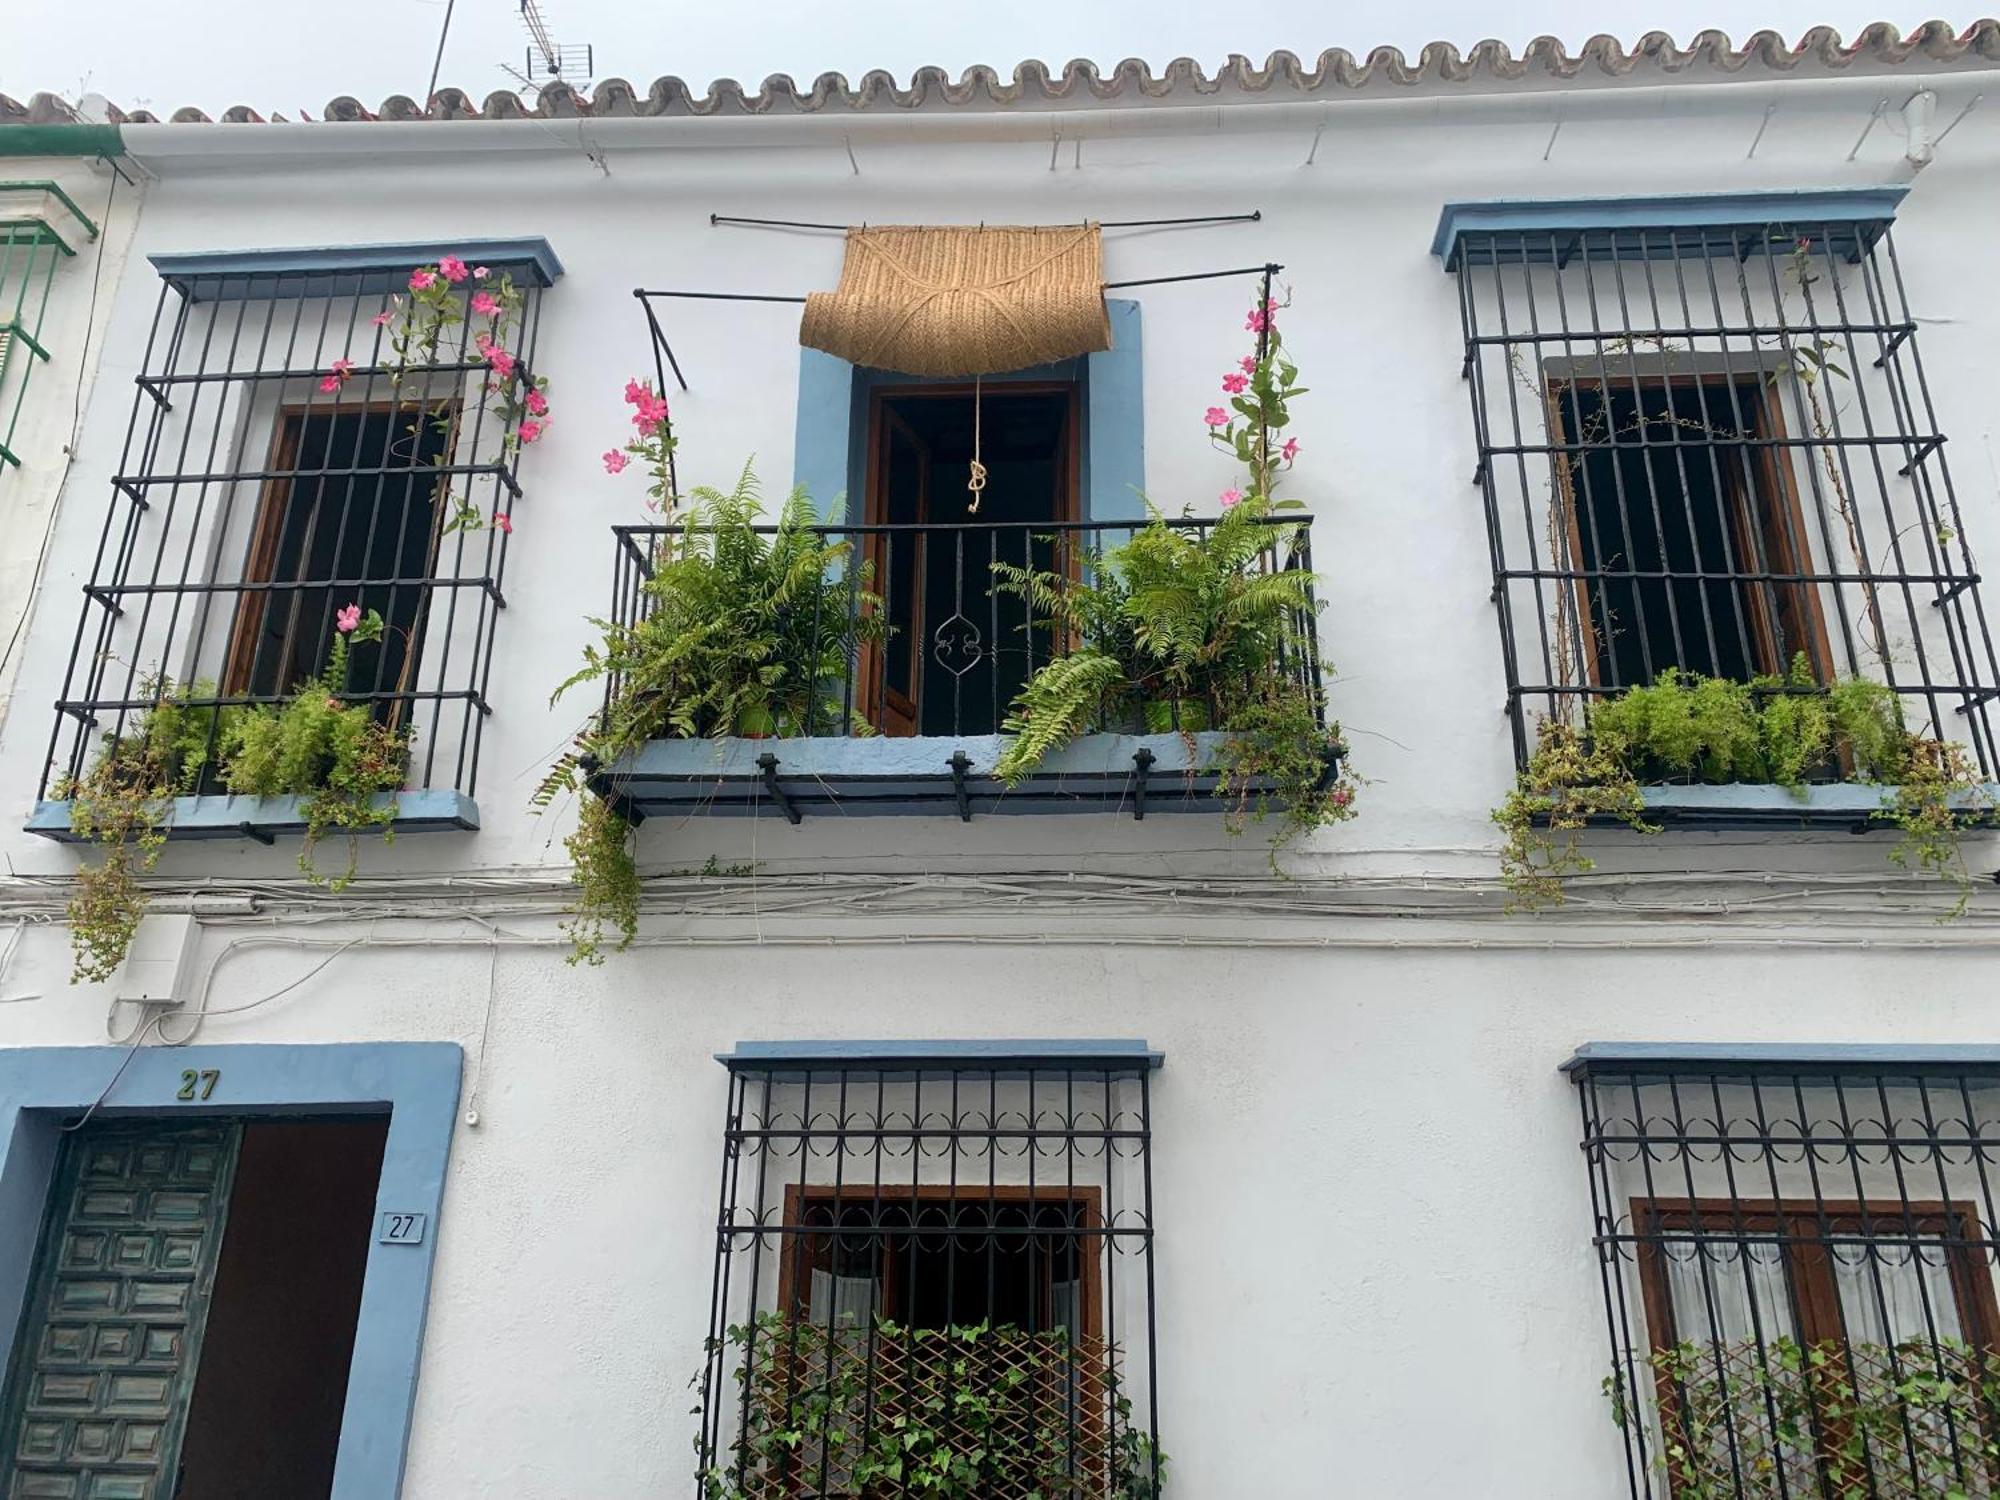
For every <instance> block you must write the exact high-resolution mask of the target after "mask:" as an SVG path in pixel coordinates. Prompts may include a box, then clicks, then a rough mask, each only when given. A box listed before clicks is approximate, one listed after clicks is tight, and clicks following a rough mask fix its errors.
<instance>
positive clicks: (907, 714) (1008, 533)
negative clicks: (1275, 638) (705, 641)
mask: <svg viewBox="0 0 2000 1500" xmlns="http://www.w3.org/2000/svg"><path fill="white" fill-rule="evenodd" d="M1311 520H1312V518H1311V517H1310V516H1298V515H1287V516H1284V517H1274V518H1272V519H1270V520H1269V521H1268V523H1267V524H1268V525H1270V527H1271V528H1272V538H1273V540H1272V545H1271V546H1269V547H1267V548H1266V549H1265V550H1264V551H1263V552H1262V553H1261V554H1260V556H1259V558H1258V560H1257V564H1256V569H1255V571H1259V572H1276V571H1279V570H1292V569H1299V570H1304V571H1305V572H1307V573H1310V572H1311V571H1312V548H1311V533H1310V527H1311ZM1146 524H1147V523H1146V522H1144V521H1140V520H1118V521H1064V522H1049V521H982V522H977V523H968V522H927V523H922V524H908V525H868V526H863V525H846V524H841V525H831V526H815V527H813V528H812V531H813V534H814V535H815V536H817V537H819V538H820V539H822V540H823V541H824V542H828V543H834V544H840V545H843V546H844V547H845V548H846V549H847V550H846V557H847V558H848V559H849V560H850V564H851V565H850V566H847V567H846V568H845V569H844V570H843V581H844V582H845V584H846V585H847V586H846V588H845V589H844V590H835V591H834V592H835V594H836V595H837V596H838V598H839V604H838V606H837V607H838V608H840V609H842V610H845V611H846V612H847V623H848V624H849V625H850V626H858V625H859V624H860V622H861V621H863V620H864V619H866V618H869V617H874V616H879V617H880V621H881V623H880V624H879V625H877V626H874V627H872V628H867V629H862V628H855V629H849V630H847V631H845V632H843V631H841V630H840V629H839V627H838V624H837V623H829V624H828V625H827V626H826V627H825V628H824V629H822V628H821V623H820V622H818V621H815V622H814V629H813V631H812V632H811V635H812V636H814V637H815V638H817V637H819V636H822V635H844V636H845V637H846V638H849V639H852V640H853V641H854V642H855V644H854V646H853V648H852V649H851V650H849V651H848V653H847V659H846V661H845V663H844V664H843V666H842V669H841V671H840V672H839V673H838V674H837V677H836V679H834V680H831V681H827V682H826V683H825V684H824V688H825V690H824V691H823V692H821V693H820V694H817V695H815V696H814V697H813V698H812V699H811V700H810V701H809V702H808V703H807V705H806V709H805V713H804V716H803V717H801V718H799V719H798V720H797V721H796V722H794V721H790V720H785V719H782V718H781V719H779V720H777V721H775V722H774V724H773V728H772V735H773V737H776V738H789V737H794V736H819V735H845V734H862V735H868V734H881V735H924V736H969V735H993V734H998V733H1000V732H1001V731H1002V726H1003V724H1004V722H1005V720H1006V719H1007V716H1008V712H1009V706H1010V705H1011V704H1012V702H1013V700H1014V696H1015V694H1016V693H1018V692H1019V691H1020V689H1021V688H1022V686H1023V685H1024V684H1026V683H1027V681H1028V680H1029V679H1030V678H1031V677H1033V676H1034V674H1035V672H1036V671H1037V669H1039V668H1040V667H1043V666H1045V665H1047V664H1048V662H1050V661H1051V660H1053V659H1054V658H1057V657H1061V656H1065V655H1068V654H1069V653H1070V652H1071V651H1072V650H1073V649H1074V648H1075V647H1077V646H1078V645H1079V644H1082V641H1081V639H1080V637H1078V636H1077V635H1076V634H1075V633H1074V632H1071V631H1068V630H1066V629H1065V628H1063V627H1062V626H1061V625H1059V624H1058V623H1057V622H1056V621H1055V620H1054V619H1053V618H1051V615H1050V613H1049V612H1048V611H1047V610H1046V609H1043V608H1041V607H1039V606H1038V605H1037V604H1036V603H1035V602H1034V601H1033V600H1032V599H1030V598H1027V597H1025V596H1024V595H1023V593H1022V592H1021V591H1020V590H1018V589H1015V588H1012V587H1010V586H1008V584H1007V583H1006V582H1005V581H1004V579H1003V578H1002V577H1001V575H1002V573H1003V572H1004V571H1006V570H1011V569H1023V570H1029V571H1034V572H1039V573H1044V574H1053V575H1056V576H1058V577H1062V578H1069V579H1078V580H1081V579H1085V578H1087V577H1089V576H1090V575H1091V573H1092V571H1093V570H1094V569H1095V567H1096V562H1097V559H1098V558H1100V557H1101V556H1102V555H1104V554H1106V553H1108V552H1110V551H1112V550H1114V549H1116V548H1117V547H1119V546H1121V545H1122V544H1124V543H1126V542H1129V541H1130V540H1131V539H1132V538H1133V536H1134V535H1135V534H1136V533H1137V532H1139V531H1140V530H1141V529H1142V528H1143V527H1144V526H1145V525H1146ZM1165 524H1167V525H1169V526H1171V527H1174V528H1175V529H1177V530H1181V531H1184V532H1185V533H1186V534H1187V535H1189V536H1190V537H1193V538H1195V539H1197V540H1199V539H1204V538H1206V537H1207V535H1208V534H1209V531H1210V530H1211V529H1212V527H1213V525H1214V522H1213V521H1209V520H1197V519H1186V520H1173V521H1169V522H1167V523H1165ZM777 530H778V528H777V527H775V526H763V527H758V528H757V531H758V533H759V535H761V536H766V537H768V536H772V535H775V534H776V532H777ZM612 532H613V535H614V536H615V537H616V539H617V562H616V567H615V572H614V575H613V580H612V608H611V619H612V622H613V623H614V624H615V625H617V626H621V627H629V626H634V625H637V624H638V623H640V622H641V621H642V620H645V619H646V618H647V617H648V616H649V615H650V613H651V611H652V604H653V595H652V594H651V593H650V592H649V591H648V589H647V587H646V585H647V583H648V582H649V581H650V580H651V579H652V578H653V576H654V564H655V561H656V559H657V558H658V557H659V556H660V549H661V547H662V545H663V544H664V543H666V542H667V541H668V540H669V539H670V538H673V537H676V536H678V535H680V528H678V527H674V526H658V525H655V526H616V527H613V528H612ZM1295 623H1296V630H1295V632H1294V639H1295V640H1299V641H1303V642H1305V643H1306V647H1305V649H1303V650H1294V649H1292V648H1291V647H1284V648H1282V649H1281V654H1280V660H1279V663H1278V665H1279V670H1281V671H1282V672H1284V673H1286V674H1288V675H1292V676H1295V677H1297V678H1298V680H1300V681H1302V682H1304V683H1307V684H1308V685H1310V686H1311V687H1312V688H1313V690H1314V697H1315V699H1317V698H1318V697H1319V688H1320V670H1321V668H1320V660H1319V651H1318V625H1317V621H1316V619H1315V618H1314V616H1313V614H1312V613H1311V612H1303V613H1302V614H1301V616H1300V618H1299V619H1298V620H1297V621H1296V622H1295ZM878 636H879V638H873V637H878ZM788 665H789V664H788ZM622 689H623V684H622V683H621V681H620V680H619V679H618V678H617V677H615V676H614V677H613V678H611V679H610V682H609V686H608V694H609V696H612V697H615V696H616V695H617V694H618V693H619V692H620V691H622ZM1184 721H1185V722H1184ZM1099 727H1100V728H1102V729H1103V730H1105V731H1107V732H1119V731H1126V732H1134V733H1138V732H1147V731H1151V732H1155V733H1158V732H1164V731H1168V730H1172V731H1176V732H1178V731H1181V730H1189V731H1198V730H1206V729H1210V728H1219V727H1221V726H1219V725H1211V724H1209V723H1208V722H1206V721H1205V720H1203V719H1201V716H1200V711H1199V709H1198V708H1197V707H1196V706H1195V705H1194V704H1193V703H1192V702H1189V701H1186V700H1181V701H1174V702H1167V703H1162V704H1160V705H1159V706H1158V708H1157V710H1156V711H1155V712H1154V713H1153V714H1152V715H1151V717H1150V718H1148V717H1147V716H1145V715H1140V716H1138V717H1135V718H1131V719H1129V720H1127V721H1124V722H1110V721H1108V720H1107V721H1106V722H1104V723H1103V724H1101V725H1100V726H1099Z"/></svg>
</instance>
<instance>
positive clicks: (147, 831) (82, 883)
mask: <svg viewBox="0 0 2000 1500" xmlns="http://www.w3.org/2000/svg"><path fill="white" fill-rule="evenodd" d="M350 609H351V614H345V615H344V618H346V619H349V620H351V621H352V622H353V623H351V624H350V626H349V628H348V630H345V631H341V632H340V633H338V634H336V635H335V637H334V643H333V647H332V649H331V651H330V652H329V654H328V658H327V665H326V667H325V669H324V670H323V671H322V672H321V673H320V674H319V675H318V676H317V677H315V678H312V679H310V680H308V681H306V682H304V683H302V684H300V685H299V687H298V689H297V690H296V691H295V692H294V694H293V695H292V697H290V698H289V699H287V700H286V701H284V702H282V703H260V704H255V705H247V706H246V705H242V704H228V703H225V704H217V703H216V702H214V699H215V697H216V689H215V684H214V683H212V682H197V683H193V684H191V685H189V686H188V687H187V688H185V689H182V688H178V687H176V686H175V685H174V684H173V683H172V682H169V681H167V680H165V679H154V680H152V681H150V682H148V683H147V684H146V685H145V687H144V693H145V696H147V697H148V698H151V699H152V700H153V706H152V707H151V708H150V709H148V710H146V712H145V713H144V714H143V715H142V716H141V717H140V718H139V720H138V721H137V722H136V723H135V724H134V725H133V726H132V727H131V728H130V729H128V730H127V731H125V732H124V733H123V734H114V735H109V736H107V737H106V738H105V740H104V742H103V744H102V745H101V746H100V747H99V750H98V753H97V757H96V759H95V760H94V761H93V762H92V763H91V766H90V769H89V770H88V771H86V772H85V773H84V774H83V775H82V776H80V777H77V778H75V779H73V780H70V781H67V782H64V783H62V784H61V785H59V786H58V787H57V788H56V795H57V796H58V797H62V798H66V799H68V800H69V802H70V826H71V827H72V828H73V829H74V830H75V831H76V832H77V834H78V835H80V836H81V837H83V838H85V839H87V840H89V841H90V842H92V843H94V844H96V845H98V846H99V848H100V849H101V850H102V851H103V854H102V858H101V859H100V860H99V862H98V863H97V864H96V865H86V866H85V867H84V868H82V869H80V870H79V871H77V876H76V888H75V891H74V893H73V894H72V896H71V898H70V903H69V911H68V918H69V927H70V945H71V950H72V958H73V962H72V964H71V972H70V982H71V983H73V984H74V983H78V982H81V981H83V980H105V979H109V978H110V977H111V976H112V975H113V974H115V973H116V972H117V970H118V966H119V964H121V963H122V962H124V959H125V953H126V950H127V949H128V948H129V947H130V946H131V943H132V935H133V934H134V933H135V932H137V931H138V928H139V921H140V919H141V918H142V917H144V916H145V914H146V895H145V890H144V887H143V886H142V885H141V884H140V880H139V877H140V876H142V875H144V874H146V873H147V872H149V871H150V870H152V869H153V867H154V866H155V865H156V864H157V863H158V861H159V857H160V851H161V850H162V849H163V848H165V846H166V837H167V833H166V830H167V822H168V815H169V813H170V811H171V808H172V801H173V799H174V798H175V797H184V796H189V795H192V794H193V793H195V792H196V791H198V790H199V789H200V788H201V786H202V784H203V782H204V781H206V780H209V779H210V778H211V777H213V778H214V779H215V780H219V781H220V782H221V784H222V785H223V786H224V787H226V788H227V789H228V790H229V791H231V792H233V793H236V794H238V795H243V796H260V797H272V796H297V797H299V798H300V799H301V800H300V804H299V812H300V816H301V817H302V818H303V819H304V821H305V825H306V829H305V842H304V845H303V846H302V848H301V849H300V852H299V868H300V870H301V871H302V872H303V873H304V874H305V876H306V878H307V879H308V880H311V881H313V882H314V883H315V884H320V885H325V886H328V887H330V888H332V889H334V890H338V889H340V888H341V887H343V886H345V885H346V884H347V883H348V881H350V880H352V879H353V877H354V870H355V861H356V858H357V850H356V848H355V847H354V846H353V844H352V843H350V848H349V854H348V863H347V869H346V871H345V873H343V874H341V875H336V876H333V877H331V878H328V877H323V876H322V875H321V874H320V873H319V871H318V870H317V868H316V867H315V865H314V863H313V855H314V851H315V849H316V848H317V846H318V844H319V843H320V841H321V840H322V839H323V838H325V837H326V835H327V834H328V833H330V832H333V831H335V830H344V831H346V832H348V833H349V834H350V835H352V834H357V833H359V832H360V831H361V830H363V829H366V828H370V827H381V828H384V829H385V830H387V829H388V827H389V825H390V824H392V823H393V821H394V819H395V816H396V807H395V803H394V801H393V800H390V801H388V802H378V800H377V799H378V797H379V795H380V794H381V793H385V792H395V791H398V790H400V789H401V787H402V785H403V781H404V776H405V773H406V769H407V766H408V761H409V738H410V737H409V734H408V732H407V731H405V730H402V729H398V728H395V727H393V726H390V725H387V724H384V723H381V722H380V721H379V720H377V719H376V717H375V715H374V714H373V712H372V711H371V710H370V708H369V707H368V706H367V705H365V704H354V703H345V702H343V701H342V700H341V697H340V695H341V694H342V693H344V692H346V691H347V686H348V682H347V678H348V655H349V652H350V650H351V648H352V643H354V642H361V641H372V640H377V639H379V638H380V637H381V634H382V630H383V623H382V617H381V616H380V615H378V614H376V613H375V612H374V611H373V610H370V611H369V612H368V614H367V616H366V617H365V618H363V617H362V616H361V612H360V610H359V608H358V607H353V606H350Z"/></svg>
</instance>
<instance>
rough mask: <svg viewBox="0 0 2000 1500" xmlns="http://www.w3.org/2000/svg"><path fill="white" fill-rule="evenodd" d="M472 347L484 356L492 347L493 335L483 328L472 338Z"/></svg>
mask: <svg viewBox="0 0 2000 1500" xmlns="http://www.w3.org/2000/svg"><path fill="white" fill-rule="evenodd" d="M472 347H473V348H475V349H477V350H478V351H479V352H480V353H481V354H484V353H485V352H486V351H487V350H488V349H491V348H492V347H493V335H492V334H490V333H488V332H487V331H486V330H485V329H484V328H482V329H480V330H479V332H477V333H475V334H474V335H473V336H472Z"/></svg>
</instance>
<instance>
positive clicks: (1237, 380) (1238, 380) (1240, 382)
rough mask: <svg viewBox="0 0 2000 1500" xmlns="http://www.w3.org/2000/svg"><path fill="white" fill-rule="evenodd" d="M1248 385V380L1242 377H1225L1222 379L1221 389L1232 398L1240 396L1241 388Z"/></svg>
mask: <svg viewBox="0 0 2000 1500" xmlns="http://www.w3.org/2000/svg"><path fill="white" fill-rule="evenodd" d="M1249 383H1250V381H1249V379H1248V378H1247V377H1245V376H1242V375H1225V376H1223V377H1222V388H1223V389H1224V390H1225V391H1227V392H1229V394H1230V395H1232V396H1239V395H1241V394H1242V393H1243V388H1244V387H1245V386H1246V385H1248V384H1249Z"/></svg>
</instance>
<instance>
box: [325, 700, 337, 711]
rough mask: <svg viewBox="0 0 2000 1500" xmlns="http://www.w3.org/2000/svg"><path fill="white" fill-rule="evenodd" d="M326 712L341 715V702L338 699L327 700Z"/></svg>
mask: <svg viewBox="0 0 2000 1500" xmlns="http://www.w3.org/2000/svg"><path fill="white" fill-rule="evenodd" d="M326 711H327V712H328V713H330V714H337V713H339V712H340V700H339V699H338V698H328V699H327V700H326Z"/></svg>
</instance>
